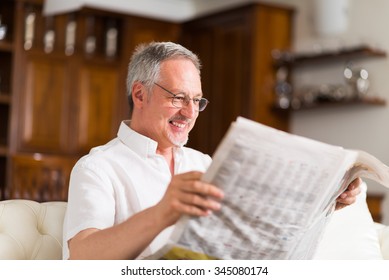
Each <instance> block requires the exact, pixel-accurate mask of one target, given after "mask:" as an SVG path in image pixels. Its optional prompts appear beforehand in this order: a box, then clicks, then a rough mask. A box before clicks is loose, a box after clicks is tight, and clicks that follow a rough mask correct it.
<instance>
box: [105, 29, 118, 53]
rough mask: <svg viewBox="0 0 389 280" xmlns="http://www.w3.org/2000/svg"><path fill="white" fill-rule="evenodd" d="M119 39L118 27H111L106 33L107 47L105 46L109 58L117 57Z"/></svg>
mask: <svg viewBox="0 0 389 280" xmlns="http://www.w3.org/2000/svg"><path fill="white" fill-rule="evenodd" d="M117 38H118V30H117V28H116V27H110V28H109V29H108V30H107V33H106V43H105V44H106V45H105V54H106V55H107V56H108V57H113V56H115V55H116V50H117Z"/></svg>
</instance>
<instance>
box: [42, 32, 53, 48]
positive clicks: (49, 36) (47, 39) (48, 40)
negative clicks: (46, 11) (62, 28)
mask: <svg viewBox="0 0 389 280" xmlns="http://www.w3.org/2000/svg"><path fill="white" fill-rule="evenodd" d="M54 41H55V32H54V30H47V31H46V33H45V36H44V50H45V53H51V52H52V51H53V49H54Z"/></svg>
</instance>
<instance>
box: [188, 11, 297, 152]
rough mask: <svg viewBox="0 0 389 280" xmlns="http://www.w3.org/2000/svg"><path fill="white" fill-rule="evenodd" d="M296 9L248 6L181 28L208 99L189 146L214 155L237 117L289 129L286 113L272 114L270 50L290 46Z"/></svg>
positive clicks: (194, 21) (272, 78)
mask: <svg viewBox="0 0 389 280" xmlns="http://www.w3.org/2000/svg"><path fill="white" fill-rule="evenodd" d="M292 17H293V10H292V9H289V8H286V7H280V6H272V5H264V4H250V5H248V6H244V7H240V8H235V9H233V10H229V11H224V12H221V13H218V14H213V15H210V16H206V17H203V18H199V19H196V20H193V21H191V22H188V23H185V24H184V25H183V32H182V42H183V44H184V45H185V46H187V47H188V48H189V49H191V50H193V51H194V52H195V53H197V54H198V55H199V57H200V59H201V60H202V64H203V70H202V83H203V92H204V96H205V97H206V98H207V99H209V100H210V104H209V106H208V107H207V109H206V110H205V111H204V112H201V114H200V116H199V118H198V120H197V124H196V126H195V128H194V129H193V131H192V132H191V134H190V137H189V146H191V147H194V148H197V149H199V150H201V151H204V152H206V153H210V154H212V153H213V152H214V150H215V148H216V146H217V144H218V143H219V142H220V140H221V138H222V137H223V135H224V134H225V132H226V131H227V129H228V127H229V125H230V123H231V122H232V121H234V120H235V119H236V117H237V116H243V117H247V118H250V119H253V120H255V121H258V122H261V123H264V124H266V125H270V126H273V127H276V128H278V129H282V130H288V114H287V113H285V114H284V113H283V112H281V113H280V112H274V111H272V110H271V107H272V105H273V103H274V91H273V87H274V68H273V60H272V56H271V52H272V50H273V49H277V48H288V47H290V44H291V38H292V33H291V32H292V19H293V18H292Z"/></svg>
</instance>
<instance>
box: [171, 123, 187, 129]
mask: <svg viewBox="0 0 389 280" xmlns="http://www.w3.org/2000/svg"><path fill="white" fill-rule="evenodd" d="M172 125H174V126H177V127H179V128H184V127H185V124H182V123H176V122H172Z"/></svg>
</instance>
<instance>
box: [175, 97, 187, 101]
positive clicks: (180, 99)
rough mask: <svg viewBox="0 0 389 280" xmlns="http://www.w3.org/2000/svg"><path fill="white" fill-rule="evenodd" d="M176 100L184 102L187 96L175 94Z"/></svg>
mask: <svg viewBox="0 0 389 280" xmlns="http://www.w3.org/2000/svg"><path fill="white" fill-rule="evenodd" d="M174 100H176V101H179V102H183V101H184V100H185V97H183V96H174Z"/></svg>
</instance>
